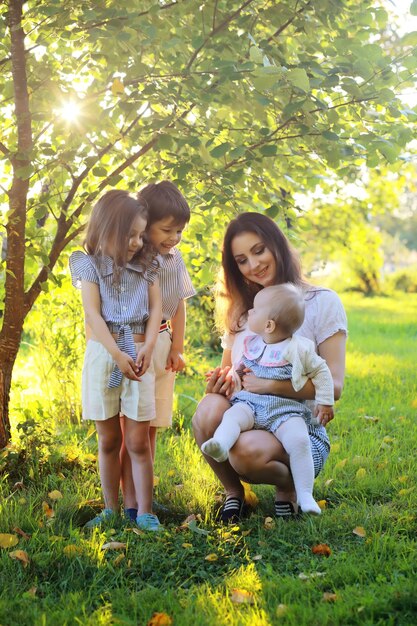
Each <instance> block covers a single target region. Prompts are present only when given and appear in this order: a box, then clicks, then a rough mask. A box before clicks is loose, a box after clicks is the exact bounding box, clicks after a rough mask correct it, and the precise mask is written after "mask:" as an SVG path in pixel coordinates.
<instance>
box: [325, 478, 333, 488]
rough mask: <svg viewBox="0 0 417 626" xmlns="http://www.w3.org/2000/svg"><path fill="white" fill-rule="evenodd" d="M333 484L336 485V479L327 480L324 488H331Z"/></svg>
mask: <svg viewBox="0 0 417 626" xmlns="http://www.w3.org/2000/svg"><path fill="white" fill-rule="evenodd" d="M332 483H334V478H328V479H327V480H326V482H325V483H324V486H325V487H330V485H331V484H332Z"/></svg>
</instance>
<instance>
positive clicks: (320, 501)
mask: <svg viewBox="0 0 417 626" xmlns="http://www.w3.org/2000/svg"><path fill="white" fill-rule="evenodd" d="M317 504H318V505H319V507H320V508H321V510H322V511H324V509H325V508H326V506H327V500H318V502H317Z"/></svg>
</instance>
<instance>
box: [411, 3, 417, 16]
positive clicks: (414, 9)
mask: <svg viewBox="0 0 417 626" xmlns="http://www.w3.org/2000/svg"><path fill="white" fill-rule="evenodd" d="M410 13H411V15H417V0H413V1H412V3H411V6H410Z"/></svg>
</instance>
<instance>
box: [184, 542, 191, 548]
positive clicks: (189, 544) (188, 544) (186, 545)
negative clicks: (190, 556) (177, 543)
mask: <svg viewBox="0 0 417 626" xmlns="http://www.w3.org/2000/svg"><path fill="white" fill-rule="evenodd" d="M182 547H183V548H192V547H193V544H192V543H183V544H182Z"/></svg>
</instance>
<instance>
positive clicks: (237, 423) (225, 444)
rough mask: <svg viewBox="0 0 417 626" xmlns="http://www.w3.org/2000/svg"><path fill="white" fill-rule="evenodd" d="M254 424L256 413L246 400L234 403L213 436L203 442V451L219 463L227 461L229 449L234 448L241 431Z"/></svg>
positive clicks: (248, 428) (249, 428)
mask: <svg viewBox="0 0 417 626" xmlns="http://www.w3.org/2000/svg"><path fill="white" fill-rule="evenodd" d="M253 424H254V413H253V411H252V409H251V408H250V406H248V405H247V404H245V403H244V402H238V403H237V404H234V405H233V406H232V407H230V409H227V411H226V412H225V414H224V415H223V419H222V421H221V424H220V426H218V428H217V429H216V431H215V433H214V435H213V437H212V438H211V439H209V440H208V441H206V442H205V443H203V445H202V446H201V451H202V452H204V454H207V455H208V456H211V457H212V458H213V459H215V460H216V461H217V462H218V463H221V462H222V461H226V459H227V458H228V457H229V450H230V449H231V448H233V446H234V445H235V443H236V441H237V440H238V439H239V435H240V433H241V432H243V431H245V430H251V428H253Z"/></svg>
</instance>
